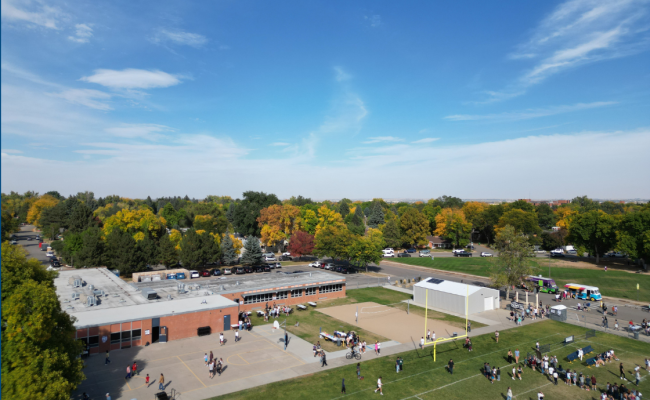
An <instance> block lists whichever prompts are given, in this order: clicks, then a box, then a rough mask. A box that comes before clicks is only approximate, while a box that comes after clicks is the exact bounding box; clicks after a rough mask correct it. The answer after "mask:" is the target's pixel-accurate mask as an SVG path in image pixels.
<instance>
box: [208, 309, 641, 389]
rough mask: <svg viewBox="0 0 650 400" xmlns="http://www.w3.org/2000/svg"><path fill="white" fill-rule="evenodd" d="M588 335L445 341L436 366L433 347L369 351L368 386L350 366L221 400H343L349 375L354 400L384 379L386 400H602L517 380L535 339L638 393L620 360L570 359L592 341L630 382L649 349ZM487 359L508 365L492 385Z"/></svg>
mask: <svg viewBox="0 0 650 400" xmlns="http://www.w3.org/2000/svg"><path fill="white" fill-rule="evenodd" d="M585 331H586V330H585V329H584V328H580V327H577V326H574V325H569V324H563V323H560V322H554V321H550V320H547V321H543V322H538V323H535V324H531V325H527V326H524V327H520V328H516V329H509V330H506V331H503V332H501V335H500V340H499V343H498V344H497V343H495V342H494V337H493V335H492V334H488V335H482V336H476V337H473V338H472V341H473V344H474V351H473V352H471V353H470V352H467V351H466V350H465V349H463V347H462V343H461V342H460V341H459V342H450V343H446V344H442V345H440V346H438V349H437V361H436V362H434V361H433V359H432V356H431V353H432V349H431V348H425V349H424V350H412V351H409V352H406V353H401V354H396V355H392V356H386V357H375V356H374V354H371V353H367V354H366V355H365V356H364V357H363V360H362V362H361V374H362V375H363V376H364V377H365V379H364V380H363V381H360V380H357V379H356V365H355V364H350V365H346V366H343V367H339V368H334V369H331V370H326V371H323V372H319V373H316V374H310V375H307V376H305V377H300V378H294V379H289V380H285V381H280V382H275V383H272V384H268V385H264V386H259V387H255V388H252V389H248V390H244V391H241V392H237V393H232V394H228V395H224V396H221V397H215V398H214V399H242V400H245V399H250V400H257V399H260V398H264V399H283V400H291V399H337V398H341V397H343V395H342V394H341V379H343V378H345V383H346V388H347V396H350V397H352V398H355V399H357V398H361V399H365V398H372V397H373V396H378V394H375V393H373V390H374V389H375V387H376V382H377V378H378V377H379V376H381V377H382V380H383V382H384V395H385V398H390V399H405V398H409V397H411V396H417V399H421V400H432V399H434V398H436V399H459V400H467V399H505V393H506V390H507V388H508V387H509V386H510V387H512V391H513V394H514V396H516V398H518V399H537V391H538V390H541V391H542V392H544V394H545V395H546V399H567V398H570V399H575V400H587V399H595V398H599V394H600V392H588V391H585V390H580V389H579V388H578V387H574V386H566V385H564V383H562V382H560V383H559V384H558V386H555V385H553V384H552V383H551V382H549V380H548V379H547V378H546V377H545V376H543V375H542V374H540V373H539V372H533V371H532V370H531V369H530V368H525V369H524V372H523V379H522V380H521V381H520V380H512V379H511V378H510V372H511V369H512V366H509V365H508V362H507V358H506V354H507V352H508V349H512V350H513V352H514V350H515V349H519V350H520V351H521V353H522V355H523V356H525V355H526V353H527V352H529V351H530V352H532V351H533V350H534V345H535V342H536V341H539V342H540V344H551V352H550V353H549V354H550V355H556V356H557V357H558V359H559V360H560V364H561V365H562V366H563V367H564V368H569V369H571V370H572V371H574V370H577V371H578V372H582V373H583V374H585V375H586V376H591V375H592V374H593V375H595V376H596V379H597V382H598V384H597V386H598V388H599V389H600V388H603V387H604V386H605V384H606V383H607V382H610V383H612V384H613V383H614V382H616V383H618V384H619V385H620V384H621V383H624V384H625V386H627V387H628V388H631V389H636V388H637V387H636V386H635V385H634V383H633V382H627V381H621V380H620V379H619V377H618V362H612V363H609V364H606V365H605V366H604V367H600V368H587V366H586V364H585V363H581V362H575V361H574V362H573V363H572V364H569V363H568V361H567V360H566V359H565V357H566V356H567V355H568V354H569V353H571V352H573V351H575V350H576V348H577V347H584V346H586V345H588V344H590V345H592V346H593V348H594V350H595V351H596V352H603V351H605V350H608V349H611V348H613V349H615V351H616V354H617V356H618V358H619V359H620V361H621V362H623V365H624V367H625V371H626V374H627V376H628V377H631V376H632V369H633V367H634V365H635V364H640V365H642V366H643V361H644V358H643V357H644V356H646V357H647V356H648V355H649V354H650V344H647V343H645V342H641V341H636V340H633V339H627V338H622V337H619V336H614V335H608V334H603V333H600V332H598V333H597V336H595V337H592V338H589V339H585ZM569 335H575V339H576V342H575V343H574V344H573V345H569V346H566V347H563V346H562V344H561V341H562V340H563V338H564V337H566V336H569ZM398 356H400V357H402V358H403V359H404V370H403V371H402V372H400V373H399V374H396V372H395V360H396V358H397V357H398ZM589 356H591V355H589ZM450 358H453V360H454V362H455V368H454V374H453V375H450V374H449V373H448V372H447V371H446V370H445V365H446V363H447V361H449V359H450ZM585 360H586V358H585ZM520 361H521V360H520ZM484 362H488V363H490V365H491V366H497V367H500V368H501V381H500V382H495V383H494V384H490V382H489V381H488V380H487V379H486V378H485V377H483V376H482V374H481V369H482V367H483V363H484ZM641 377H642V381H641V384H640V386H639V387H638V389H639V390H640V391H641V392H642V393H644V394H646V393H650V378H648V372H646V371H645V370H642V372H641ZM347 396H346V397H347ZM412 398H413V399H416V398H415V397H412Z"/></svg>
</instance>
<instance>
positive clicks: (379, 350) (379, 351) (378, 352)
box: [377, 342, 381, 356]
mask: <svg viewBox="0 0 650 400" xmlns="http://www.w3.org/2000/svg"><path fill="white" fill-rule="evenodd" d="M377 355H378V356H379V355H381V342H377Z"/></svg>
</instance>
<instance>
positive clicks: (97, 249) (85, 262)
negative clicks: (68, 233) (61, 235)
mask: <svg viewBox="0 0 650 400" xmlns="http://www.w3.org/2000/svg"><path fill="white" fill-rule="evenodd" d="M66 242H68V240H67V237H66ZM81 243H82V245H81V249H79V251H77V252H76V254H75V255H74V256H73V257H70V260H68V261H69V262H71V263H72V265H73V266H74V267H77V268H81V267H99V266H101V265H103V264H104V252H105V248H106V246H105V245H104V241H103V240H102V230H101V229H99V228H97V227H93V228H88V229H86V230H85V231H83V232H82V233H81ZM66 259H67V258H66Z"/></svg>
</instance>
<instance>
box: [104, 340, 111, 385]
mask: <svg viewBox="0 0 650 400" xmlns="http://www.w3.org/2000/svg"><path fill="white" fill-rule="evenodd" d="M110 362H111V359H110V356H109V355H108V350H106V362H104V365H106V364H108V363H110ZM106 395H107V396H108V393H106Z"/></svg>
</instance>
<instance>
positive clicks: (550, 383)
mask: <svg viewBox="0 0 650 400" xmlns="http://www.w3.org/2000/svg"><path fill="white" fill-rule="evenodd" d="M552 384H553V382H549V383H547V384H546V385H542V386H539V387H536V388H534V389H530V390H526V391H525V392H523V393H519V394H518V395H517V396H513V398H517V397H519V396H521V395H522V394H526V393H528V392H532V391H533V390H537V389H541V388H543V387H544V386H548V385H552Z"/></svg>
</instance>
